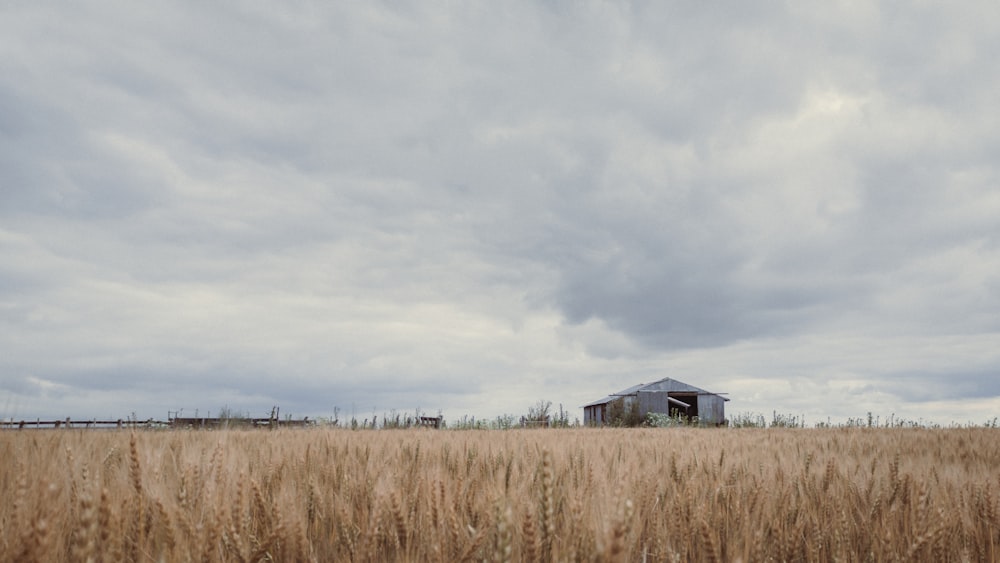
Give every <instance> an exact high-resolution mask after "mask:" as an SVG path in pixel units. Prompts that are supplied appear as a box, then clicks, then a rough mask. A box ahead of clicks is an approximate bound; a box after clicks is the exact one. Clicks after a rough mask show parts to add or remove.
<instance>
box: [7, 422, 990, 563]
mask: <svg viewBox="0 0 1000 563" xmlns="http://www.w3.org/2000/svg"><path fill="white" fill-rule="evenodd" d="M998 446H1000V431H998V430H996V429H993V428H949V429H927V428H822V429H802V428H729V429H700V428H690V427H679V428H640V429H622V428H618V429H591V428H569V429H565V428H560V429H546V430H542V429H536V430H530V429H527V430H509V431H456V430H447V431H445V430H439V431H435V430H427V429H405V430H391V429H390V430H357V431H352V430H350V429H342V428H336V429H331V428H313V429H296V430H292V429H289V430H274V431H264V430H239V429H236V430H232V429H231V430H217V431H162V430H161V431H138V432H129V431H83V430H32V431H14V430H10V431H3V432H0V487H2V493H3V498H4V502H2V503H0V561H233V562H247V561H442V562H445V561H447V562H452V561H483V560H486V561H745V562H751V561H831V560H842V561H998V560H1000V506H998V501H1000V470H998V468H1000V447H998Z"/></svg>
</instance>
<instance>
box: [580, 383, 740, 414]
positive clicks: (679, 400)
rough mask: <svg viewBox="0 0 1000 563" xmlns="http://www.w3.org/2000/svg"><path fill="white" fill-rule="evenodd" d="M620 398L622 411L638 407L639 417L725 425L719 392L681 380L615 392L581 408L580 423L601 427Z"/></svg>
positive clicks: (724, 400)
mask: <svg viewBox="0 0 1000 563" xmlns="http://www.w3.org/2000/svg"><path fill="white" fill-rule="evenodd" d="M619 399H621V401H622V406H623V407H624V408H625V409H630V408H634V407H633V404H637V405H638V413H639V416H641V417H643V418H645V416H646V415H647V414H648V413H651V412H654V413H661V414H665V415H668V416H680V417H685V418H687V419H690V420H693V419H695V418H697V420H698V423H699V424H707V425H721V424H725V423H726V401H728V400H729V399H727V398H725V397H723V396H722V395H721V394H719V393H712V392H710V391H706V390H704V389H701V388H700V387H695V386H694V385H689V384H687V383H684V382H683V381H677V380H676V379H670V378H669V377H665V378H663V379H661V380H659V381H654V382H653V383H640V384H638V385H633V386H632V387H629V388H627V389H622V390H621V391H619V392H617V393H613V394H611V395H608V396H607V397H602V398H600V399H598V400H596V401H593V402H591V403H587V404H586V405H583V423H584V424H585V425H587V426H603V425H605V424H608V423H609V422H610V421H609V416H608V415H609V407H610V406H611V404H612V402H614V401H617V400H619Z"/></svg>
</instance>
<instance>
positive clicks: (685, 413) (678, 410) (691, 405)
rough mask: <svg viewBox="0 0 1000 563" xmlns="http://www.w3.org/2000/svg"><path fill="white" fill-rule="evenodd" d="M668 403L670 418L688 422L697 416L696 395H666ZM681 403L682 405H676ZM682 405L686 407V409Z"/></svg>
mask: <svg viewBox="0 0 1000 563" xmlns="http://www.w3.org/2000/svg"><path fill="white" fill-rule="evenodd" d="M667 396H668V397H670V398H671V399H675V400H676V401H677V402H673V401H670V416H671V417H678V418H684V419H687V420H690V419H692V418H695V417H697V416H698V394H697V393H676V392H675V393H667ZM678 403H683V404H678ZM684 405H687V406H686V407H685V406H684Z"/></svg>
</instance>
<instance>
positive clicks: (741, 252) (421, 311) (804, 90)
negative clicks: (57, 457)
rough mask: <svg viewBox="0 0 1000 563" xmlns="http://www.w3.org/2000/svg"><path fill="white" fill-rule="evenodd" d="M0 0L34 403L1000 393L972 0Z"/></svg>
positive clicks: (20, 392)
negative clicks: (946, 378)
mask: <svg viewBox="0 0 1000 563" xmlns="http://www.w3.org/2000/svg"><path fill="white" fill-rule="evenodd" d="M3 10H4V14H3V15H4V17H3V18H0V37H2V39H0V76H2V77H3V78H0V148H2V149H3V150H0V187H2V189H0V251H2V252H3V254H4V256H5V260H4V262H3V264H2V265H0V290H2V294H0V312H2V317H0V342H3V343H4V344H2V345H0V348H2V349H0V352H3V353H2V354H0V357H2V359H0V372H2V373H3V374H4V376H3V378H2V379H0V394H2V393H6V394H8V395H9V396H10V397H11V399H10V400H9V401H8V402H9V403H12V404H15V406H16V410H18V411H19V412H21V411H31V412H38V411H42V410H49V411H52V413H51V414H52V415H59V416H63V415H64V413H65V414H71V413H70V412H68V411H70V410H72V409H76V410H77V411H86V412H83V413H82V414H84V415H90V414H97V413H94V412H93V411H95V410H97V411H100V410H102V409H104V408H105V407H106V406H107V408H114V409H116V410H119V409H120V408H124V409H127V410H126V412H130V411H131V410H135V409H139V410H141V409H148V410H150V411H155V412H156V413H159V412H160V411H162V410H165V408H163V407H162V406H161V405H160V403H162V402H168V403H171V404H170V405H169V407H170V408H171V409H174V408H177V407H185V408H188V409H193V408H201V409H217V408H219V407H220V406H222V405H223V404H229V405H230V406H231V407H234V408H236V409H244V408H256V409H269V408H270V406H271V405H272V404H275V403H279V402H280V403H281V404H282V405H284V406H283V409H285V410H286V411H287V410H288V409H292V410H295V411H299V412H301V413H310V414H326V413H329V412H330V409H332V408H333V406H339V407H340V408H342V409H343V408H347V407H348V406H350V405H356V407H355V408H357V409H358V410H359V411H361V410H365V411H366V410H368V409H372V408H375V409H378V410H385V409H393V408H398V409H404V408H415V407H417V406H419V407H422V408H425V409H428V410H437V409H438V408H441V409H445V410H446V411H448V412H449V413H452V414H455V415H457V414H460V413H470V414H475V413H487V414H488V413H499V412H505V411H513V410H517V409H523V408H526V405H529V404H531V403H533V402H534V400H535V399H537V398H538V397H540V396H548V397H550V398H552V399H553V400H555V401H557V402H564V403H565V404H566V405H567V406H573V407H575V406H576V405H578V404H582V403H584V402H587V401H589V400H592V399H593V398H596V397H597V396H601V395H603V394H605V393H607V392H608V391H610V390H614V389H617V388H621V387H624V386H627V385H630V384H633V383H637V382H638V381H640V380H646V381H648V380H652V379H654V378H656V377H662V376H664V375H669V374H673V375H675V376H677V377H678V378H680V379H684V380H690V382H691V383H693V384H696V385H700V386H703V387H708V388H712V387H713V386H715V385H718V386H724V387H729V390H730V392H731V393H732V395H731V397H732V398H733V403H732V408H734V409H737V410H739V409H741V408H743V409H748V410H750V409H758V410H765V411H769V410H771V409H772V408H774V409H777V410H782V408H784V407H787V408H789V409H799V410H803V411H805V410H809V412H814V413H816V416H817V417H818V418H822V417H825V416H831V414H832V415H834V416H835V415H839V414H843V415H844V416H847V415H848V414H847V413H848V412H849V411H850V409H858V408H875V409H876V410H878V409H879V408H886V409H888V408H892V409H893V410H894V411H895V412H905V410H906V409H907V408H909V407H908V405H912V408H913V409H914V411H917V410H918V409H919V412H921V413H926V412H929V411H928V408H929V407H927V405H926V404H924V403H925V402H926V401H928V400H932V398H940V399H941V400H942V401H944V402H941V403H940V404H937V403H935V406H934V409H935V410H934V413H935V414H934V416H939V417H949V416H974V415H975V416H978V415H979V413H980V412H983V411H989V410H991V409H992V410H994V411H995V409H996V406H997V403H996V400H997V399H996V397H997V396H998V394H997V392H996V389H995V388H993V386H991V385H990V384H989V383H988V382H989V381H990V380H991V379H990V378H991V376H990V374H991V373H994V372H995V371H996V368H997V367H998V366H1000V361H998V359H997V357H996V355H995V353H993V352H992V351H991V350H993V349H996V348H997V335H998V321H997V317H996V315H995V314H993V313H994V312H995V311H996V310H997V308H998V305H1000V290H998V288H1000V278H998V276H997V273H996V272H998V271H1000V268H998V265H1000V264H998V261H1000V255H998V250H997V249H998V241H1000V227H998V226H997V223H996V221H995V217H996V216H997V215H998V212H1000V200H998V199H997V197H996V189H995V186H996V184H997V180H998V172H997V166H996V162H995V158H994V156H993V155H995V154H997V153H998V152H1000V151H998V150H997V149H998V144H1000V143H998V133H997V131H1000V127H998V125H1000V124H998V116H1000V114H998V113H997V112H996V110H995V109H994V107H993V106H994V105H995V104H994V100H995V99H996V97H997V96H996V94H998V91H1000V79H998V78H997V77H1000V72H997V70H1000V69H997V68H996V65H997V62H996V61H997V60H1000V59H998V57H996V54H997V52H998V51H1000V44H998V41H997V39H996V38H995V36H994V35H995V34H992V33H991V32H990V30H989V28H988V25H989V22H991V21H994V20H995V19H996V18H995V16H997V15H998V14H996V8H995V7H993V6H992V5H990V4H988V3H985V2H984V3H981V5H975V4H969V5H966V6H963V7H962V8H955V7H933V6H928V7H906V8H905V9H899V8H898V7H892V6H889V5H887V4H874V5H869V6H854V7H850V8H848V7H843V6H837V5H828V6H821V7H819V6H815V7H805V6H796V7H780V6H753V5H747V4H744V3H733V4H730V5H727V6H721V5H720V6H718V7H714V6H696V7H691V6H681V5H676V4H674V5H671V4H643V3H624V2H623V3H612V4H607V3H603V4H599V3H593V4H577V5H560V4H548V5H535V4H531V3H522V4H517V3H515V4H510V5H505V6H488V7H481V6H464V7H448V8H442V7H439V6H419V5H415V6H387V5H382V4H371V5H366V6H347V5H344V6H312V7H307V6H301V7H281V8H276V7H269V6H261V7H249V6H225V5H222V4H204V3H191V4H188V5H183V4H177V5H173V6H158V7H141V8H135V7H131V6H129V7H123V6H117V5H115V4H114V3H106V4H97V5H88V6H74V7H71V8H64V9H63V10H60V11H59V12H53V11H52V10H49V9H48V8H46V7H44V6H18V7H13V6H8V7H5V8H3ZM956 339H958V340H959V341H964V342H965V344H963V345H960V344H957V343H956ZM911 349H919V350H921V356H922V357H923V356H924V355H926V357H924V360H925V362H927V363H929V364H933V365H934V366H938V367H936V368H935V369H926V366H925V367H924V368H921V367H920V366H918V365H914V363H913V362H912V361H910V359H909V356H910V355H911V354H908V353H907V351H908V350H911ZM956 350H959V352H956ZM948 373H952V374H965V375H961V376H960V377H958V376H956V377H958V379H960V380H961V385H957V386H956V388H958V387H960V388H961V389H962V391H960V392H957V391H956V392H955V393H952V394H949V393H947V392H944V391H940V392H938V391H935V392H934V393H931V394H921V393H918V392H915V391H913V390H914V389H920V388H928V389H931V388H933V382H934V381H936V380H938V379H940V378H941V377H942V374H948ZM900 374H906V376H905V377H903V376H901V375H900ZM958 379H956V381H958ZM761 389H764V391H761ZM66 390H71V391H66ZM723 390H725V389H723ZM72 395H75V396H77V397H80V400H79V401H78V402H77V403H76V404H74V403H73V402H72V401H71V400H70V398H71V396H72ZM591 395H593V396H591ZM57 396H58V399H57V398H56V397H57ZM804 396H805V397H804ZM808 396H823V397H824V400H822V401H816V400H810V399H808V398H807V397H808ZM831 396H832V397H834V398H833V399H830V400H827V398H829V397H831ZM193 397H195V398H193ZM859 397H860V398H859ZM969 398H976V399H977V400H979V401H980V402H979V403H977V405H978V406H977V407H976V408H977V409H979V411H976V412H970V411H969V410H968V409H965V410H962V409H960V408H959V407H958V405H957V402H958V401H961V400H965V399H969ZM934 400H936V399H934ZM185 401H187V402H188V403H187V404H188V405H189V406H185V404H182V403H185ZM865 401H870V402H868V403H865ZM948 401H952V403H948ZM991 401H992V402H991ZM126 403H129V404H131V405H132V406H122V407H119V405H125V404H126ZM192 403H197V404H192ZM238 403H241V404H238ZM863 403H864V404H863ZM918 403H919V404H920V406H917V405H918ZM243 405H246V406H245V407H244V406H243ZM11 408H12V409H13V408H14V407H11ZM956 413H957V414H956ZM961 413H965V414H964V415H963V414H961ZM3 414H4V413H0V416H2V415H3ZM851 414H853V415H857V414H858V413H857V412H851Z"/></svg>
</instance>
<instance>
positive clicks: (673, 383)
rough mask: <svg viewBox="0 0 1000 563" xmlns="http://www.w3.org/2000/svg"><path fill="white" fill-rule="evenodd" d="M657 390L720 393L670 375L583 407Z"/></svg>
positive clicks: (623, 390)
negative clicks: (671, 377) (672, 377)
mask: <svg viewBox="0 0 1000 563" xmlns="http://www.w3.org/2000/svg"><path fill="white" fill-rule="evenodd" d="M656 392H660V393H662V392H671V393H697V394H699V395H718V393H712V392H711V391H706V390H704V389H702V388H700V387H695V386H694V385H689V384H687V383H684V382H683V381H677V380H676V379H670V378H669V377H664V378H663V379H660V380H659V381H654V382H652V383H640V384H638V385H633V386H631V387H629V388H627V389H622V390H621V391H619V392H617V393H612V394H611V395H608V396H607V397H602V398H600V399H598V400H596V401H592V402H590V403H587V404H586V405H583V408H586V407H593V406H595V405H603V404H605V403H610V402H611V401H613V400H615V399H617V398H618V397H624V396H626V395H635V394H637V393H656ZM723 400H724V401H728V400H729V399H727V398H725V397H723Z"/></svg>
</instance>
